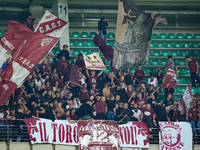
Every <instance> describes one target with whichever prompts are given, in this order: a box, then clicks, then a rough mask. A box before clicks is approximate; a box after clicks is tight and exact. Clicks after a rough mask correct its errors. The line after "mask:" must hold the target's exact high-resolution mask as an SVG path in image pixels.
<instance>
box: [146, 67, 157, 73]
mask: <svg viewBox="0 0 200 150" xmlns="http://www.w3.org/2000/svg"><path fill="white" fill-rule="evenodd" d="M151 72H153V73H154V74H156V73H157V70H156V68H149V69H148V74H150V73H151Z"/></svg>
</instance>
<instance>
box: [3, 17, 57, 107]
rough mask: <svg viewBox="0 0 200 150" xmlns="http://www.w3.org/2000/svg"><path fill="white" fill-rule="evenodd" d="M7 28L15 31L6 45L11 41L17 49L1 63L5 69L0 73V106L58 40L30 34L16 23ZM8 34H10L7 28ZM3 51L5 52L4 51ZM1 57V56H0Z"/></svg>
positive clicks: (11, 23) (33, 33)
mask: <svg viewBox="0 0 200 150" xmlns="http://www.w3.org/2000/svg"><path fill="white" fill-rule="evenodd" d="M8 26H9V27H11V29H15V30H13V31H12V34H13V35H14V36H12V38H11V40H10V41H7V43H10V44H12V41H14V42H13V43H14V44H13V45H15V46H16V47H18V49H16V48H15V49H14V50H15V51H13V53H12V55H9V56H8V57H7V60H6V62H5V63H3V65H4V66H5V67H4V68H5V69H1V71H0V105H2V104H3V103H4V102H5V101H6V100H7V99H8V97H9V96H10V94H11V93H12V92H13V91H14V90H15V89H16V88H17V87H19V86H21V84H22V82H23V80H24V79H25V78H26V77H27V76H28V74H29V73H30V72H31V71H32V70H33V69H34V67H35V66H36V65H37V64H38V63H39V62H40V60H41V59H42V58H43V57H44V56H45V55H46V53H47V52H48V51H49V50H50V49H51V48H52V47H53V46H54V45H55V43H56V42H57V41H58V40H59V38H56V37H50V36H47V35H44V34H41V33H35V32H32V31H31V30H30V29H28V28H27V27H25V26H24V25H22V24H20V23H18V22H16V21H9V23H8ZM8 33H10V30H9V28H8ZM18 39H20V40H18ZM16 40H18V42H16ZM0 44H2V43H0ZM1 47H2V45H1ZM3 50H4V52H5V49H3ZM0 51H2V49H0ZM11 51H12V49H11ZM1 57H3V56H2V55H1V56H0V58H1ZM3 65H2V66H3Z"/></svg>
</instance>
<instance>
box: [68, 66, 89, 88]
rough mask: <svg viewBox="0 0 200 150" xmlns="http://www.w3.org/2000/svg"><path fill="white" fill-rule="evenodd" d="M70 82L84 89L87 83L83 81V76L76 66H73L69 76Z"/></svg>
mask: <svg viewBox="0 0 200 150" xmlns="http://www.w3.org/2000/svg"><path fill="white" fill-rule="evenodd" d="M69 82H71V83H73V84H75V85H77V86H80V87H82V86H83V84H84V83H85V80H84V79H83V77H82V75H81V74H80V73H79V72H78V69H77V68H76V67H75V66H72V69H71V72H70V76H69Z"/></svg>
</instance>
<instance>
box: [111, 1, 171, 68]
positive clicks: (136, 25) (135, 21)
mask: <svg viewBox="0 0 200 150" xmlns="http://www.w3.org/2000/svg"><path fill="white" fill-rule="evenodd" d="M159 22H161V23H163V24H167V20H166V19H165V18H163V17H162V16H160V15H155V14H152V13H145V12H144V11H143V10H141V9H140V8H139V7H137V6H136V5H134V4H133V3H132V2H131V0H119V6H118V18H117V28H116V39H115V48H114V56H113V65H114V67H115V68H117V69H122V68H127V67H135V66H136V65H138V64H139V63H141V62H143V61H144V62H147V61H148V55H149V44H150V42H151V35H152V30H153V28H154V27H155V26H156V24H157V23H159Z"/></svg>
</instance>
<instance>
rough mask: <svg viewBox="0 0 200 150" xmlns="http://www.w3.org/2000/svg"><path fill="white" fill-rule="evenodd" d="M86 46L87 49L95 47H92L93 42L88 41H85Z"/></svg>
mask: <svg viewBox="0 0 200 150" xmlns="http://www.w3.org/2000/svg"><path fill="white" fill-rule="evenodd" d="M86 46H87V47H94V46H95V45H94V42H93V41H91V40H88V41H86Z"/></svg>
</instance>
